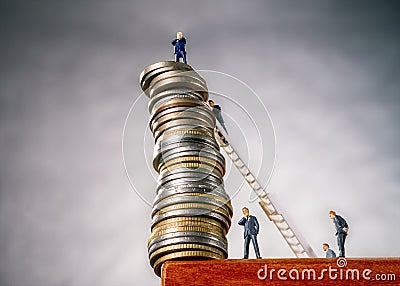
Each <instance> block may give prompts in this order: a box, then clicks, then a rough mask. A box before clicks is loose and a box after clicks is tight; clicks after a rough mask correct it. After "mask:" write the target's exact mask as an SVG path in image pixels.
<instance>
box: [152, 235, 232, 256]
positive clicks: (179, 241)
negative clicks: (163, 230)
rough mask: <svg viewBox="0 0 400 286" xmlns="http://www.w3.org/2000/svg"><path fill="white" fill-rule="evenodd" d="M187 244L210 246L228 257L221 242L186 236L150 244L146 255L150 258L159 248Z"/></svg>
mask: <svg viewBox="0 0 400 286" xmlns="http://www.w3.org/2000/svg"><path fill="white" fill-rule="evenodd" d="M189 243H195V244H203V245H210V246H212V247H215V248H217V249H219V250H221V251H222V252H223V253H224V254H225V255H228V247H227V245H226V244H224V243H223V242H222V241H219V240H215V239H211V238H206V237H200V236H187V237H182V236H179V237H172V238H169V239H164V240H161V241H157V242H152V244H151V245H149V246H148V248H147V252H148V255H149V256H150V255H151V254H152V253H154V252H155V251H157V250H158V249H160V248H163V247H166V246H170V245H175V244H189Z"/></svg>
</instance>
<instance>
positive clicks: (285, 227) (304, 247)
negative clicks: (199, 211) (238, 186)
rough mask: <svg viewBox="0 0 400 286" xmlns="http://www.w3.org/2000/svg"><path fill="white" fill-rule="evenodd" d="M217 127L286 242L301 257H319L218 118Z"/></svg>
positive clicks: (218, 133) (224, 142)
mask: <svg viewBox="0 0 400 286" xmlns="http://www.w3.org/2000/svg"><path fill="white" fill-rule="evenodd" d="M216 121H217V122H216V124H217V126H216V128H215V131H214V133H215V138H216V139H217V140H218V142H219V144H220V145H221V147H222V148H223V149H224V151H225V152H226V154H227V155H228V157H229V158H230V159H231V160H232V163H233V164H234V165H235V166H236V168H237V169H238V170H239V172H240V173H241V174H242V176H243V177H244V179H245V181H246V182H247V183H248V185H249V186H250V187H251V188H252V190H253V191H254V192H255V194H256V195H257V197H258V199H259V201H258V203H259V204H260V206H261V208H262V209H263V211H264V212H265V214H266V215H267V217H268V218H269V219H270V220H271V221H272V222H273V223H274V224H275V226H276V227H277V228H278V230H279V232H280V234H281V235H282V236H283V238H284V240H285V241H286V243H287V244H288V245H289V247H290V249H291V250H292V251H293V253H294V254H295V255H296V257H299V258H301V257H302V258H308V257H317V255H316V254H315V252H314V250H313V249H312V248H311V246H310V245H309V244H308V243H307V241H306V240H305V239H304V238H303V237H302V236H300V235H299V233H298V232H297V235H296V234H295V232H294V229H293V227H291V226H290V225H289V223H288V221H287V220H286V219H285V218H284V216H283V215H282V213H280V212H279V211H278V209H277V208H276V206H275V205H274V204H273V203H272V201H271V198H270V197H269V196H268V194H267V193H266V192H265V191H264V190H263V188H262V187H261V185H260V184H259V183H258V182H257V179H256V177H255V176H254V175H253V174H252V173H251V171H250V169H249V168H248V167H247V166H246V164H245V163H244V162H243V160H242V159H240V157H239V155H238V154H237V153H236V151H235V149H234V148H233V146H232V145H231V144H230V143H229V140H228V137H227V135H226V134H225V132H224V133H222V132H221V131H222V130H223V128H222V126H221V124H220V123H219V122H218V120H216Z"/></svg>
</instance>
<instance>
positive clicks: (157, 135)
mask: <svg viewBox="0 0 400 286" xmlns="http://www.w3.org/2000/svg"><path fill="white" fill-rule="evenodd" d="M182 129H185V130H187V129H190V130H200V131H201V130H204V131H205V132H207V134H208V133H210V132H212V133H213V132H214V129H213V128H211V127H209V126H198V125H193V124H192V125H189V124H182V125H173V126H170V125H168V126H166V127H165V128H163V130H160V131H155V132H154V133H153V136H154V142H157V141H158V140H159V139H160V138H162V135H164V134H168V133H169V132H173V131H177V130H182ZM165 137H168V136H165ZM209 137H210V138H214V139H215V137H214V135H211V136H209ZM218 150H219V146H218Z"/></svg>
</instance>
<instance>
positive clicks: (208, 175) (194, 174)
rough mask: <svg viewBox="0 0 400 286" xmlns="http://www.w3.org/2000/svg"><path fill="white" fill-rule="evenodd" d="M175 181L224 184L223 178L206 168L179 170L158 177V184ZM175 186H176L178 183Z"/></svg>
mask: <svg viewBox="0 0 400 286" xmlns="http://www.w3.org/2000/svg"><path fill="white" fill-rule="evenodd" d="M175 179H178V180H183V181H185V182H199V181H200V180H204V179H207V180H210V181H212V182H214V183H216V184H217V185H222V184H223V178H222V176H221V175H219V174H217V173H215V172H212V171H210V170H208V169H204V168H196V169H190V168H177V169H174V170H170V171H168V172H166V173H163V174H160V175H159V176H158V183H159V184H161V185H166V184H167V183H168V182H170V181H172V180H175ZM174 184H176V182H175V183H174Z"/></svg>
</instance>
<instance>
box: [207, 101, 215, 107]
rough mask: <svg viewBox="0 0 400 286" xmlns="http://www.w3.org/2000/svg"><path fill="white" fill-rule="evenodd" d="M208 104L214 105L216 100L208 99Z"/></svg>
mask: <svg viewBox="0 0 400 286" xmlns="http://www.w3.org/2000/svg"><path fill="white" fill-rule="evenodd" d="M208 104H209V105H210V106H211V107H214V101H212V100H211V99H210V100H209V101H208Z"/></svg>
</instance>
